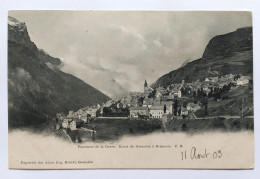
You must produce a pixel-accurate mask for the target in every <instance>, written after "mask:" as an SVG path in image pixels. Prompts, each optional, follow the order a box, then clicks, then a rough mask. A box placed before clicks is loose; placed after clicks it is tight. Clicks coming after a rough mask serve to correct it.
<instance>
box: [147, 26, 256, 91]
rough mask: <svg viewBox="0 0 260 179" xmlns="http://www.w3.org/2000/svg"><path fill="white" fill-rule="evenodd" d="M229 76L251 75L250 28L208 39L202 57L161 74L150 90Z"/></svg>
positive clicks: (251, 49)
mask: <svg viewBox="0 0 260 179" xmlns="http://www.w3.org/2000/svg"><path fill="white" fill-rule="evenodd" d="M229 73H233V74H238V73H241V74H244V75H251V76H252V75H253V38H252V27H245V28H240V29H237V30H236V31H234V32H231V33H228V34H224V35H219V36H216V37H214V38H212V39H211V40H210V42H209V43H208V45H207V47H206V49H205V51H204V53H203V56H202V58H200V59H197V60H194V61H192V62H188V63H187V64H185V65H183V66H182V67H180V68H178V69H176V70H173V71H171V72H170V73H168V74H165V75H163V76H162V77H160V78H159V79H158V80H157V81H156V82H155V83H153V86H152V87H158V86H164V87H166V86H168V85H170V84H172V83H180V82H181V81H182V80H185V81H186V82H193V81H196V80H197V79H200V80H204V79H205V78H206V77H210V76H221V75H225V74H229Z"/></svg>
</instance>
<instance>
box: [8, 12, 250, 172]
mask: <svg viewBox="0 0 260 179" xmlns="http://www.w3.org/2000/svg"><path fill="white" fill-rule="evenodd" d="M252 26H253V25H252V13H251V12H248V11H44V10H40V11H32V10H12V11H9V13H8V116H9V117H8V125H9V134H8V136H9V168H11V169H176V168H182V169H253V168H254V105H253V33H252Z"/></svg>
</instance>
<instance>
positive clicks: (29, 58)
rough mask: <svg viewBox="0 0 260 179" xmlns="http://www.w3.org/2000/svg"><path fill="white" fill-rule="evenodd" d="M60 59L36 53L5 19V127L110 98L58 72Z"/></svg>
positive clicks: (17, 24) (20, 27)
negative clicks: (6, 112)
mask: <svg viewBox="0 0 260 179" xmlns="http://www.w3.org/2000/svg"><path fill="white" fill-rule="evenodd" d="M60 64H61V61H60V59H58V58H53V57H51V56H50V55H48V54H47V53H46V52H44V50H39V49H38V48H37V46H36V45H35V44H34V43H33V42H32V41H31V39H30V37H29V35H28V31H27V27H26V25H25V23H24V22H21V21H19V20H17V19H15V18H13V17H8V113H9V120H8V121H9V127H11V128H12V127H21V126H36V125H38V124H40V123H43V122H45V121H46V120H47V119H48V118H49V117H53V116H55V114H56V113H57V112H68V110H77V109H79V108H82V107H85V106H88V105H95V104H98V103H104V102H106V101H107V100H109V99H110V98H109V97H108V96H106V95H105V94H103V93H102V92H100V91H99V90H97V89H95V88H94V87H92V86H90V85H89V84H87V83H85V82H84V81H82V80H80V79H78V78H76V77H75V76H73V75H70V74H67V73H65V72H62V71H61V70H59V68H58V66H59V65H60Z"/></svg>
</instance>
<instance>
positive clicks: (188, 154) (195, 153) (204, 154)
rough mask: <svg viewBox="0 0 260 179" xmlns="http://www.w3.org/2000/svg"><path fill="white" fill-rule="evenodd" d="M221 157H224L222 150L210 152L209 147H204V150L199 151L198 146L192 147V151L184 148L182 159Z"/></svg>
mask: <svg viewBox="0 0 260 179" xmlns="http://www.w3.org/2000/svg"><path fill="white" fill-rule="evenodd" d="M221 157H222V152H221V150H217V151H214V152H208V151H207V149H204V150H203V151H199V150H198V149H197V148H196V147H192V148H191V150H190V151H189V150H188V151H187V150H184V151H182V152H181V159H182V160H186V159H191V160H196V159H207V158H213V159H219V158H221Z"/></svg>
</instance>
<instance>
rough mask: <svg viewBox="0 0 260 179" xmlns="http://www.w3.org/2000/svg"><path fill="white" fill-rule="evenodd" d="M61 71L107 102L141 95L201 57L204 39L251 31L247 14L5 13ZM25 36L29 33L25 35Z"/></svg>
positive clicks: (204, 45) (204, 43)
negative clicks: (23, 25) (129, 94)
mask: <svg viewBox="0 0 260 179" xmlns="http://www.w3.org/2000/svg"><path fill="white" fill-rule="evenodd" d="M9 15H11V16H13V17H15V18H18V19H20V20H22V21H24V22H25V23H26V25H27V27H28V29H29V34H30V37H31V39H32V41H34V42H35V44H36V45H37V46H38V47H39V48H42V49H44V50H45V51H46V52H48V53H49V54H50V55H52V56H54V57H58V58H61V60H62V61H63V63H64V65H63V67H62V70H63V71H65V72H67V73H70V74H73V75H75V76H77V77H78V78H80V79H82V80H84V81H85V82H86V83H88V84H90V85H92V86H93V87H95V88H97V89H99V90H100V91H102V92H103V93H105V94H107V95H109V96H110V97H112V98H115V97H118V96H120V95H124V94H126V93H127V92H129V91H142V90H143V83H144V80H145V79H146V80H147V81H148V83H150V84H151V83H153V82H154V81H156V80H157V79H158V78H159V77H160V76H162V75H164V74H166V73H168V72H170V71H172V70H174V69H177V68H178V67H180V66H181V65H182V64H183V62H185V61H186V60H187V59H192V60H195V59H198V58H200V57H201V56H202V54H203V52H204V49H205V47H206V45H207V43H208V42H209V40H210V39H211V38H212V37H214V36H216V35H220V34H224V33H228V32H231V31H235V30H236V29H237V28H239V27H244V26H251V25H252V19H251V14H250V13H248V12H203V11H201V12H181V11H179V12H170V11H162V12H158V11H157V12H150V11H145V12H141V11H114V12H111V11H109V12H107V11H10V14H9ZM30 32H33V34H32V33H30Z"/></svg>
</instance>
